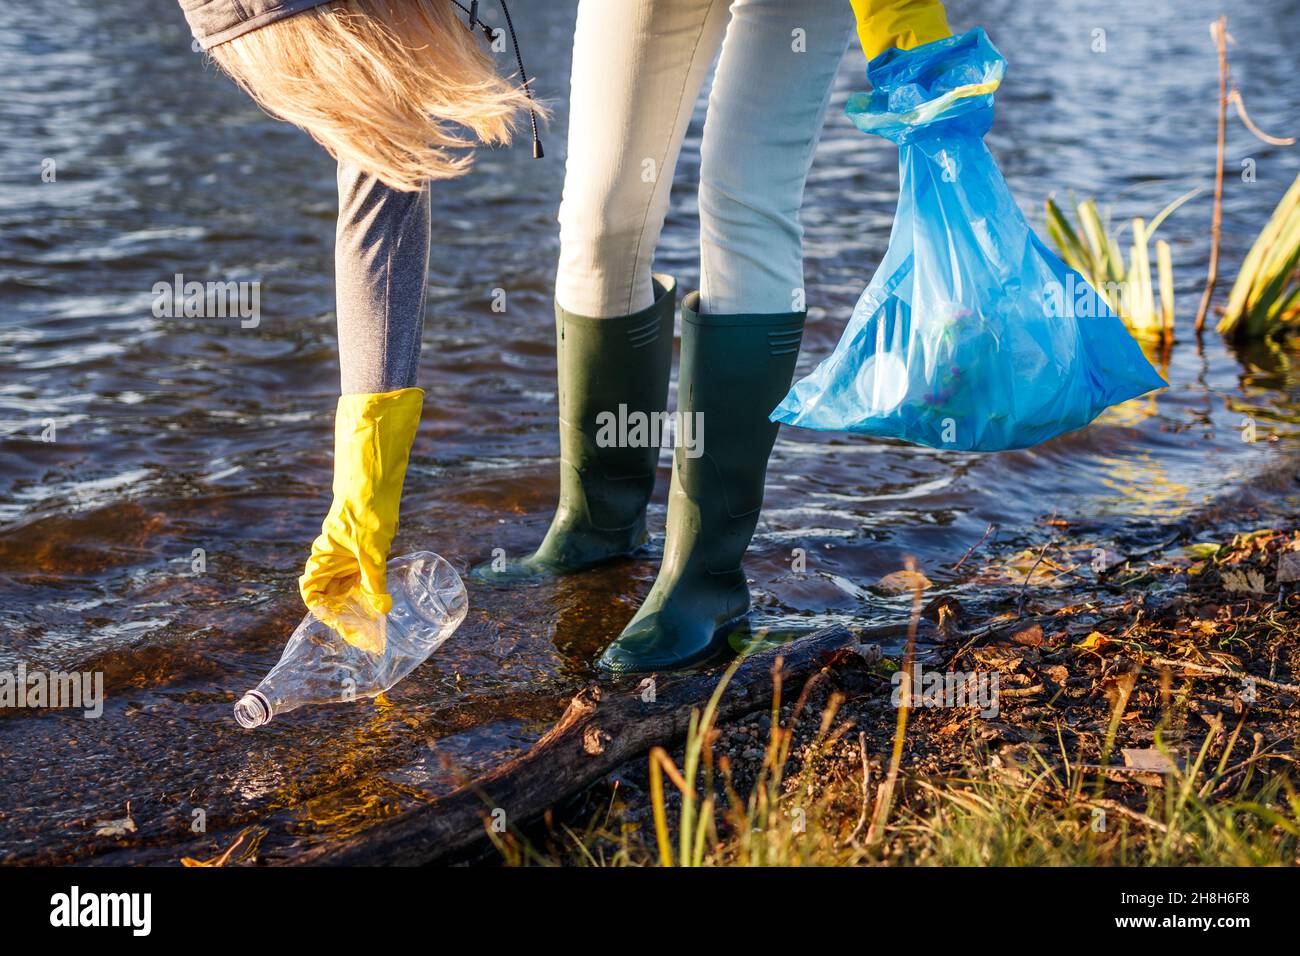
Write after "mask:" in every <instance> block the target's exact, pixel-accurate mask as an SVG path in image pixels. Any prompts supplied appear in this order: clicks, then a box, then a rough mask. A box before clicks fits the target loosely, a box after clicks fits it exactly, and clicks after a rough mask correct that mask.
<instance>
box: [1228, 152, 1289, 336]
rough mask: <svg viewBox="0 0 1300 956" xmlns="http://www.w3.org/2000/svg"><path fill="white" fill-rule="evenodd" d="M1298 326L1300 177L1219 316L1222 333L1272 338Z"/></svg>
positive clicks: (1261, 236)
mask: <svg viewBox="0 0 1300 956" xmlns="http://www.w3.org/2000/svg"><path fill="white" fill-rule="evenodd" d="M1298 328H1300V176H1297V177H1296V180H1295V182H1294V183H1292V184H1291V188H1290V189H1288V190H1287V191H1286V195H1284V196H1283V197H1282V200H1281V202H1279V203H1278V204H1277V208H1276V209H1275V210H1273V215H1272V216H1271V217H1270V218H1269V221H1268V223H1267V224H1266V225H1265V226H1264V229H1263V230H1262V231H1261V232H1260V234H1259V236H1258V237H1257V238H1256V239H1255V242H1254V245H1252V246H1251V247H1250V252H1249V253H1247V254H1246V258H1245V261H1243V262H1242V264H1241V271H1240V272H1238V273H1237V281H1236V282H1234V283H1233V286H1232V292H1231V293H1230V294H1229V296H1228V304H1227V306H1225V308H1224V310H1223V318H1221V319H1220V320H1219V325H1218V331H1219V333H1220V334H1221V335H1226V336H1228V337H1230V338H1234V339H1238V340H1257V339H1263V338H1273V337H1276V336H1278V335H1280V334H1282V333H1285V332H1294V331H1296V330H1297V329H1298Z"/></svg>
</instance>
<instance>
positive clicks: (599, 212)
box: [555, 0, 854, 317]
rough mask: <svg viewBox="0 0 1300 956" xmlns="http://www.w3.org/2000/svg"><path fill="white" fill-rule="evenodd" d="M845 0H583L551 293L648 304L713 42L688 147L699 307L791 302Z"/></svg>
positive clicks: (847, 13)
mask: <svg viewBox="0 0 1300 956" xmlns="http://www.w3.org/2000/svg"><path fill="white" fill-rule="evenodd" d="M853 28H854V18H853V11H852V8H851V7H850V6H849V0H734V2H733V3H731V4H730V10H728V4H727V3H726V2H725V0H581V2H580V4H579V6H578V23H577V30H576V32H575V36H574V42H573V77H572V93H571V98H572V100H571V107H570V113H569V154H568V161H567V165H566V168H565V180H564V198H563V202H562V203H561V204H560V264H559V273H558V275H557V277H556V283H555V298H556V301H557V302H558V303H559V304H560V305H561V306H563V307H564V308H565V309H567V310H569V311H570V312H575V313H577V314H579V315H586V316H594V317H610V316H618V315H626V314H629V313H632V312H637V311H639V310H641V309H643V308H645V307H647V306H649V305H650V304H651V303H652V301H653V292H652V291H651V284H650V265H651V261H652V259H653V257H654V251H655V246H656V244H657V243H658V241H659V233H660V231H661V229H662V228H663V221H664V215H665V213H666V212H667V210H668V192H669V189H670V187H671V186H672V181H673V172H674V169H675V168H676V165H677V157H678V154H679V152H680V150H681V145H682V138H683V137H684V136H685V134H686V128H687V125H688V123H689V121H690V118H691V112H692V110H693V108H694V106H695V102H696V99H697V98H698V96H699V92H700V87H701V86H702V85H703V83H704V77H705V75H706V73H707V72H708V68H709V65H710V63H711V62H712V60H713V57H714V54H715V53H716V52H717V50H718V47H719V46H721V48H722V54H721V57H720V59H719V61H718V68H717V72H716V73H715V75H714V81H713V88H712V90H711V91H710V93H709V105H708V113H707V116H706V119H705V123H704V137H703V141H702V143H701V146H700V183H699V206H700V286H701V288H700V297H701V309H702V311H703V312H706V313H711V314H718V315H725V314H734V313H776V312H795V311H802V309H803V305H802V300H803V295H802V291H803V230H802V228H801V227H800V225H799V206H800V205H801V203H802V201H803V188H804V180H805V178H806V177H807V174H808V168H809V166H810V164H811V162H812V155H813V150H814V148H815V147H816V145H817V139H818V136H819V134H820V132H821V126H822V122H823V119H824V117H825V113H826V103H827V101H828V99H829V97H830V90H831V85H832V82H833V80H834V78H835V73H836V69H837V67H838V65H839V62H840V59H841V58H842V57H843V55H844V50H845V48H846V47H847V45H848V42H849V38H850V36H851V35H852V33H853Z"/></svg>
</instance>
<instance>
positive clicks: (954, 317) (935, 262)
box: [771, 28, 1166, 451]
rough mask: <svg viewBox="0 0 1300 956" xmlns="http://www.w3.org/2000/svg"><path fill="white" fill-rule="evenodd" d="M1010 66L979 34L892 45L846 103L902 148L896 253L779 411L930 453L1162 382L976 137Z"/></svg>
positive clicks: (1055, 431) (1057, 420)
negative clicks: (1024, 211) (1022, 205)
mask: <svg viewBox="0 0 1300 956" xmlns="http://www.w3.org/2000/svg"><path fill="white" fill-rule="evenodd" d="M1005 69H1006V61H1005V60H1004V59H1003V58H1002V56H1001V54H999V53H998V51H997V50H996V49H994V47H993V44H992V43H990V42H989V39H988V37H986V36H985V35H984V31H983V30H980V29H978V28H977V29H975V30H971V31H970V32H969V33H965V34H963V35H961V36H957V37H950V38H948V39H945V40H938V41H935V42H933V43H927V44H925V45H924V46H920V47H916V48H915V49H912V50H906V51H903V50H889V51H887V52H885V53H882V54H881V55H880V56H878V57H876V58H875V59H873V60H872V61H871V62H870V64H868V66H867V78H868V79H869V80H870V81H871V85H872V92H871V93H870V94H869V95H868V94H864V93H858V94H855V95H854V96H852V97H851V98H850V99H849V103H848V106H847V108H846V112H847V113H848V114H849V116H850V117H851V118H852V120H853V122H854V124H855V125H856V126H857V127H858V128H859V129H861V130H863V131H864V132H868V133H875V134H877V135H880V136H884V137H886V138H887V139H890V140H892V141H893V142H895V143H897V144H898V147H899V154H898V167H899V186H900V189H899V201H898V212H897V214H896V215H895V217H894V228H893V231H892V233H891V234H890V238H889V250H888V252H886V254H885V258H884V260H883V261H882V262H881V264H880V268H879V269H878V270H877V271H876V274H875V277H874V278H872V280H871V284H870V285H869V286H868V287H867V289H866V291H865V292H863V293H862V297H861V298H860V299H859V300H858V304H857V307H856V308H855V309H854V310H853V317H852V318H851V319H850V321H849V324H848V326H847V327H846V328H845V330H844V334H843V336H842V337H841V339H840V342H839V344H838V345H837V346H836V347H835V351H834V352H833V353H831V355H830V356H829V357H828V358H826V359H825V360H824V361H823V362H822V363H821V364H820V365H818V366H817V368H816V369H815V370H814V371H813V372H812V374H811V375H809V376H808V377H807V378H804V379H802V380H801V381H799V382H796V383H795V385H794V387H793V388H792V389H791V390H790V393H789V394H788V395H787V396H786V397H785V400H784V401H782V402H781V404H780V405H778V406H777V408H776V411H774V412H773V413H772V416H771V417H772V420H773V421H779V422H785V423H787V424H790V425H801V426H803V427H805V428H819V429H825V430H831V431H850V432H857V433H860V434H866V435H877V436H880V437H883V438H899V439H902V440H904V441H908V442H913V443H915V444H918V445H928V446H930V447H933V448H953V449H961V450H967V451H1001V450H1004V449H1008V448H1024V447H1027V446H1029V445H1035V444H1038V443H1039V442H1043V441H1046V440H1047V439H1049V438H1053V437H1055V436H1057V435H1060V434H1062V433H1063V432H1067V431H1071V430H1072V429H1076V428H1081V427H1083V426H1084V425H1086V424H1088V422H1090V421H1092V420H1093V419H1094V418H1096V417H1097V415H1099V414H1100V413H1101V412H1102V410H1103V409H1105V408H1106V407H1107V406H1109V405H1114V404H1116V403H1117V402H1123V401H1126V400H1128V399H1130V398H1135V397H1136V396H1138V395H1142V394H1144V393H1146V392H1149V391H1151V390H1152V389H1156V388H1162V387H1164V385H1165V384H1166V383H1165V381H1164V379H1162V378H1161V377H1160V376H1159V374H1157V373H1156V371H1155V369H1153V368H1152V367H1151V364H1150V363H1149V362H1148V361H1147V360H1146V357H1145V356H1144V355H1143V354H1142V350H1141V349H1140V348H1139V347H1138V345H1137V343H1136V342H1135V341H1134V340H1133V337H1132V336H1131V335H1130V334H1129V332H1128V330H1127V329H1125V328H1124V325H1123V323H1121V322H1120V320H1119V319H1118V318H1116V317H1115V314H1114V313H1113V312H1112V311H1111V310H1110V308H1109V307H1108V306H1107V305H1106V302H1105V300H1104V299H1103V298H1102V297H1101V296H1100V295H1099V294H1098V293H1097V292H1096V291H1095V290H1094V289H1092V288H1091V287H1090V286H1089V285H1088V284H1087V282H1086V280H1085V279H1084V278H1083V277H1082V276H1080V275H1079V274H1078V273H1077V272H1075V271H1074V270H1072V269H1070V268H1069V267H1068V266H1067V265H1065V263H1063V262H1062V261H1061V260H1060V259H1059V258H1058V257H1057V256H1056V255H1054V254H1053V253H1052V252H1051V251H1050V250H1049V249H1047V248H1046V247H1045V246H1044V245H1043V244H1042V242H1040V241H1039V239H1038V237H1037V236H1035V235H1034V232H1033V230H1032V229H1030V228H1029V224H1028V223H1027V222H1026V221H1025V218H1024V216H1022V215H1021V214H1020V210H1019V208H1018V207H1017V206H1016V203H1015V200H1013V199H1012V197H1011V192H1010V190H1009V189H1008V188H1007V184H1006V181H1005V180H1004V179H1003V178H1002V173H1001V171H1000V170H999V169H998V166H997V163H996V162H994V160H993V157H992V156H991V155H990V154H989V151H988V149H987V148H986V147H985V146H984V141H983V136H984V134H985V133H986V132H988V129H989V127H990V126H991V125H992V122H993V91H994V90H995V89H996V88H997V86H998V84H999V83H1000V82H1001V79H1002V75H1003V72H1004V71H1005Z"/></svg>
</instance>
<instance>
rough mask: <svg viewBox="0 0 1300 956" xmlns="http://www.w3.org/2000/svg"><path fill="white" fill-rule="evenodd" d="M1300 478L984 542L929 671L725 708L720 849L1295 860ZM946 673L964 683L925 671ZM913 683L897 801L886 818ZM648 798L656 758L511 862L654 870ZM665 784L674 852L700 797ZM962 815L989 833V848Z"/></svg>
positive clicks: (730, 855)
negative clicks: (767, 705)
mask: <svg viewBox="0 0 1300 956" xmlns="http://www.w3.org/2000/svg"><path fill="white" fill-rule="evenodd" d="M1298 478H1300V475H1297V473H1296V471H1295V470H1294V469H1293V468H1286V469H1280V470H1278V471H1276V472H1274V473H1273V474H1272V475H1270V476H1269V477H1268V478H1266V479H1264V480H1262V481H1260V482H1259V483H1257V484H1256V485H1255V486H1254V487H1252V488H1251V489H1249V490H1247V491H1245V492H1244V493H1242V494H1235V495H1233V496H1230V497H1225V498H1224V499H1223V500H1222V501H1221V502H1220V503H1219V504H1218V505H1216V506H1215V507H1213V508H1210V509H1206V510H1205V511H1203V512H1201V513H1200V514H1198V515H1197V516H1195V517H1194V518H1192V519H1189V520H1188V521H1186V522H1181V523H1179V524H1176V525H1169V526H1165V527H1164V528H1162V529H1151V530H1152V532H1153V534H1152V535H1150V536H1149V538H1147V539H1146V540H1132V541H1130V542H1128V547H1129V548H1130V549H1131V550H1129V551H1128V552H1127V553H1120V552H1118V551H1115V550H1113V547H1114V543H1113V542H1108V543H1105V544H1102V543H1099V542H1097V541H1096V540H1095V539H1094V538H1092V537H1091V536H1090V535H1089V534H1088V531H1087V528H1086V527H1085V526H1081V525H1076V524H1075V523H1073V522H1071V521H1070V520H1069V518H1068V517H1064V516H1058V517H1057V518H1056V519H1054V520H1053V522H1052V524H1053V531H1052V534H1051V537H1050V538H1049V539H1048V540H1047V541H1046V542H1044V544H1043V545H1042V546H1040V547H1038V548H1036V549H1034V550H1033V551H1031V552H1029V553H1027V554H1022V553H1014V552H1013V553H1007V552H1001V553H1000V552H998V551H997V549H993V550H992V551H991V552H990V553H987V554H985V555H983V556H981V557H980V558H979V559H978V560H979V561H980V564H981V574H980V576H979V578H978V580H979V581H980V582H981V583H982V584H983V585H984V593H982V594H979V597H978V599H976V600H972V601H971V602H970V603H971V604H972V606H975V605H978V607H979V609H980V610H979V611H978V612H976V613H972V611H971V610H968V609H967V608H966V607H964V606H963V600H964V599H963V598H961V597H957V598H954V597H952V596H948V597H943V598H940V599H938V600H929V601H927V602H925V603H924V605H920V604H918V607H922V606H923V608H924V609H923V610H922V611H921V614H922V615H923V618H928V619H929V620H930V621H931V622H932V623H933V624H934V625H936V626H935V627H934V628H933V629H932V630H931V631H930V633H933V634H934V639H933V640H922V641H920V642H919V643H918V644H917V646H916V649H915V658H914V661H913V665H914V669H913V670H911V671H909V670H907V669H906V668H907V666H908V660H907V656H906V652H904V653H903V654H895V655H891V656H889V657H887V658H886V659H885V660H884V661H882V662H881V664H880V665H878V666H877V667H876V668H874V669H873V671H872V672H871V673H869V674H865V675H864V674H861V673H854V674H851V675H849V676H848V677H847V679H846V676H845V675H843V674H836V675H828V679H827V680H825V681H823V682H822V683H821V684H820V685H812V686H813V687H814V688H815V689H813V690H812V691H811V692H810V693H808V694H807V696H806V697H803V698H799V699H795V698H794V696H793V695H790V696H787V697H786V699H785V701H784V703H783V704H782V706H781V707H780V709H779V715H778V716H776V717H775V718H774V716H773V714H770V713H754V714H751V715H749V716H747V717H745V718H743V719H741V720H738V721H732V722H724V723H719V725H718V726H717V728H716V731H715V733H714V735H713V736H712V738H711V739H710V740H709V742H708V743H707V744H706V745H705V746H704V748H703V751H702V753H701V755H700V756H701V759H702V761H703V764H704V765H706V767H707V768H708V769H709V771H710V772H711V774H712V785H711V786H708V785H705V784H704V783H703V778H704V774H703V773H702V774H701V782H700V784H699V786H698V792H696V793H694V795H693V798H692V801H693V804H694V805H695V806H696V807H697V808H698V806H699V804H700V802H701V800H702V799H703V798H704V797H705V796H706V795H707V794H709V793H712V794H713V796H714V799H716V801H717V806H718V809H717V811H716V813H717V816H716V824H715V825H711V826H710V829H709V834H710V835H709V838H708V839H709V845H708V847H707V849H706V850H704V851H702V852H703V858H704V859H705V860H706V861H707V862H709V863H713V864H726V863H737V862H740V863H751V864H752V863H756V862H758V863H812V864H844V863H890V862H895V863H925V862H936V863H966V864H981V863H991V864H1006V863H1049V864H1051V863H1058V864H1059V863H1092V864H1106V863H1116V864H1118V863H1125V864H1130V865H1131V864H1133V863H1137V862H1160V863H1189V862H1197V863H1220V864H1223V863H1228V864H1233V865H1237V864H1242V863H1264V862H1266V863H1279V862H1280V863H1292V864H1294V863H1297V862H1300V858H1297V856H1296V851H1297V845H1296V838H1297V837H1300V827H1298V826H1297V824H1298V823H1300V820H1297V809H1296V807H1295V806H1294V805H1293V804H1291V805H1289V804H1288V802H1287V800H1288V797H1287V795H1288V794H1289V793H1292V792H1293V790H1294V788H1295V787H1296V786H1297V785H1298V784H1300V772H1298V771H1297V753H1298V752H1300V747H1298V745H1297V740H1298V739H1300V487H1298V486H1297V479H1298ZM1156 532H1158V533H1156ZM1157 539H1159V540H1157ZM1026 565H1027V570H1026ZM1026 582H1028V583H1027V584H1026ZM1017 585H1019V587H1017ZM977 593H978V592H977ZM923 633H924V632H923ZM900 669H903V670H902V671H901V673H903V674H906V673H913V674H914V675H916V674H919V675H921V678H920V679H919V680H917V679H915V677H914V680H913V681H910V682H909V681H903V680H900V679H899V676H897V675H898V674H899V673H900ZM933 673H939V674H945V675H959V676H960V677H963V678H965V680H966V681H967V683H966V684H965V685H963V684H962V683H961V682H957V683H955V684H954V682H952V681H949V682H948V683H947V684H946V685H939V684H937V683H927V682H926V680H925V676H924V675H928V674H933ZM974 681H979V682H980V685H979V688H978V689H977V687H976V685H975V684H974V683H973V682H974ZM990 682H992V683H993V684H994V690H993V692H992V694H991V695H986V694H984V693H980V692H979V691H987V689H988V683H990ZM904 684H905V685H906V686H907V687H908V688H909V689H910V690H911V692H912V696H911V701H910V704H911V706H910V710H909V713H908V715H907V721H906V730H905V734H904V736H903V737H902V741H903V745H902V749H901V751H900V757H901V759H900V761H899V765H898V771H897V776H896V779H895V781H894V782H893V784H892V787H893V793H892V798H891V801H892V812H889V813H887V814H886V816H885V817H884V818H882V821H881V823H880V825H879V828H878V830H877V831H876V832H873V824H872V821H873V820H875V818H876V814H877V811H878V810H879V808H880V801H881V799H882V797H881V791H882V785H884V784H885V782H886V781H887V780H889V777H890V764H891V756H892V751H893V747H894V745H895V743H896V741H897V740H899V737H898V734H899V722H898V717H899V706H898V705H899V703H900V702H901V701H902V700H903V696H902V694H901V692H900V686H901V685H904ZM963 686H964V687H965V689H966V690H967V691H968V693H967V695H966V696H965V697H963V696H961V692H962V689H963ZM954 688H955V689H956V691H957V693H954ZM968 704H969V705H968ZM669 756H670V758H671V760H672V762H673V766H674V767H676V768H681V767H683V766H685V764H686V759H687V756H688V755H687V752H686V748H685V747H683V746H681V745H678V746H676V747H674V748H672V749H671V750H670V753H669ZM653 791H654V787H653V785H652V774H651V773H650V770H649V761H647V760H646V759H644V758H643V759H639V760H634V761H629V762H628V763H626V764H625V765H624V766H623V767H621V768H620V769H619V770H618V771H617V772H615V773H613V774H611V775H609V776H608V777H607V778H606V779H605V780H604V781H602V783H601V784H600V785H599V786H597V787H593V788H592V789H591V790H590V791H589V792H588V793H587V794H586V795H585V796H584V799H583V800H582V801H581V802H579V803H577V804H575V805H573V806H572V807H570V808H568V809H567V810H566V812H565V813H564V814H562V815H561V818H560V821H559V823H560V824H562V826H561V825H557V824H556V823H555V822H552V824H551V825H550V826H549V827H535V828H532V829H531V830H527V831H524V832H522V833H520V834H517V835H514V836H512V837H510V838H507V839H505V840H504V841H502V852H503V854H504V858H505V859H507V860H508V861H510V862H514V863H536V862H544V861H550V862H565V863H579V864H589V863H592V862H594V861H601V862H604V863H610V862H614V863H657V862H659V860H660V859H661V856H662V850H661V848H660V847H658V846H657V845H656V826H655V820H654V809H653V804H654V800H653ZM665 793H666V796H665V798H664V800H663V803H662V807H663V813H664V826H665V832H666V833H668V834H669V835H670V836H671V839H670V841H669V846H670V847H671V848H673V850H674V851H675V848H676V846H677V844H678V826H679V822H680V815H681V812H682V799H681V790H680V788H679V787H674V786H671V785H670V786H667V788H666V791H665ZM1173 797H1177V798H1178V799H1179V800H1181V801H1184V802H1183V803H1177V801H1174V800H1172V798H1173ZM1188 801H1190V802H1188ZM1174 803H1177V806H1174V805H1173V804H1174ZM1242 807H1245V808H1246V809H1244V810H1243V809H1239V808H1242ZM695 812H696V813H698V812H699V811H698V809H697V810H696V811H695ZM1002 816H1005V819H999V817H1002ZM1219 817H1222V818H1223V819H1226V820H1230V821H1231V826H1228V827H1223V826H1221V825H1219V824H1218V823H1216V820H1218V818H1219ZM1243 817H1244V819H1242V818H1243ZM954 820H955V821H956V822H954ZM1007 821H1011V822H1007ZM945 827H946V828H949V829H955V831H956V833H957V834H960V833H962V832H963V828H971V829H978V830H979V833H980V834H981V841H980V844H979V845H975V842H974V841H971V842H968V843H965V844H963V843H962V841H961V838H960V836H959V835H957V836H954V835H953V834H952V833H948V834H946V835H945V834H941V833H939V832H938V831H939V830H941V829H943V828H945ZM1216 827H1218V828H1219V830H1221V831H1229V832H1231V831H1232V829H1233V828H1234V827H1235V828H1236V830H1237V831H1239V832H1237V833H1235V834H1234V835H1233V837H1232V838H1231V839H1229V838H1227V837H1224V835H1223V833H1222V832H1216ZM767 829H770V831H771V832H770V833H763V832H762V831H764V830H767ZM1171 833H1172V836H1171ZM755 834H760V835H759V836H755ZM1085 844H1086V847H1085Z"/></svg>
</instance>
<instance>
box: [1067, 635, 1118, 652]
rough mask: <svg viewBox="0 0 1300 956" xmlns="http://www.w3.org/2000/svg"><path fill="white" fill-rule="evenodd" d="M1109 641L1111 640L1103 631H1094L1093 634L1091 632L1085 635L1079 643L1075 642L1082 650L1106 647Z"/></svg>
mask: <svg viewBox="0 0 1300 956" xmlns="http://www.w3.org/2000/svg"><path fill="white" fill-rule="evenodd" d="M1109 643H1110V640H1109V639H1108V638H1107V637H1106V635H1105V634H1103V633H1101V631H1093V632H1092V633H1091V634H1089V635H1088V636H1087V637H1085V638H1084V639H1083V640H1081V641H1080V642H1079V643H1078V644H1075V645H1074V646H1075V647H1077V648H1078V649H1079V650H1081V651H1095V650H1097V649H1098V648H1102V647H1105V646H1106V645H1107V644H1109Z"/></svg>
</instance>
